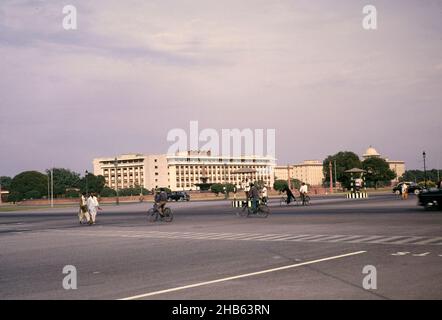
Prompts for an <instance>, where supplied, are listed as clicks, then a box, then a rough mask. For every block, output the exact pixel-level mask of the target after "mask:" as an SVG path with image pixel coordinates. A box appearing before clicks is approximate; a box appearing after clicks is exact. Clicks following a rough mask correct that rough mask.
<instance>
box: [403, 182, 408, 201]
mask: <svg viewBox="0 0 442 320" xmlns="http://www.w3.org/2000/svg"><path fill="white" fill-rule="evenodd" d="M401 192H402V200H407V199H408V185H407V184H406V183H405V182H404V183H403V184H402V187H401Z"/></svg>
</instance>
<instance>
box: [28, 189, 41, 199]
mask: <svg viewBox="0 0 442 320" xmlns="http://www.w3.org/2000/svg"><path fill="white" fill-rule="evenodd" d="M24 198H25V199H40V198H41V193H40V191H37V190H31V191H27V192H25V194H24Z"/></svg>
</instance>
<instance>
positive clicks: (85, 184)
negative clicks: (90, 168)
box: [79, 172, 106, 194]
mask: <svg viewBox="0 0 442 320" xmlns="http://www.w3.org/2000/svg"><path fill="white" fill-rule="evenodd" d="M105 184H106V180H105V179H104V177H103V176H96V175H94V174H93V173H90V172H89V173H88V174H87V175H86V176H85V177H83V178H81V179H80V182H79V186H80V190H81V192H95V193H98V194H100V193H101V191H102V190H103V188H104V186H105Z"/></svg>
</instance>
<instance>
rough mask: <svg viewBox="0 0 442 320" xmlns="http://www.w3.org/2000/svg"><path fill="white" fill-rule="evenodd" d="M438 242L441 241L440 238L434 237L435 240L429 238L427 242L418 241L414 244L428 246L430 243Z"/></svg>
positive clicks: (441, 238)
mask: <svg viewBox="0 0 442 320" xmlns="http://www.w3.org/2000/svg"><path fill="white" fill-rule="evenodd" d="M439 240H442V237H436V238H431V239H428V240H423V241H419V242H416V244H429V243H431V242H435V241H439Z"/></svg>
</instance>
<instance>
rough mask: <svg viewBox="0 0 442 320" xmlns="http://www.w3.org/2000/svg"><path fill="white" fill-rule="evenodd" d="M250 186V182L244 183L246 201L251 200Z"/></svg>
mask: <svg viewBox="0 0 442 320" xmlns="http://www.w3.org/2000/svg"><path fill="white" fill-rule="evenodd" d="M249 192H250V185H249V180H246V181H245V183H244V193H245V195H246V200H247V199H249Z"/></svg>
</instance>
